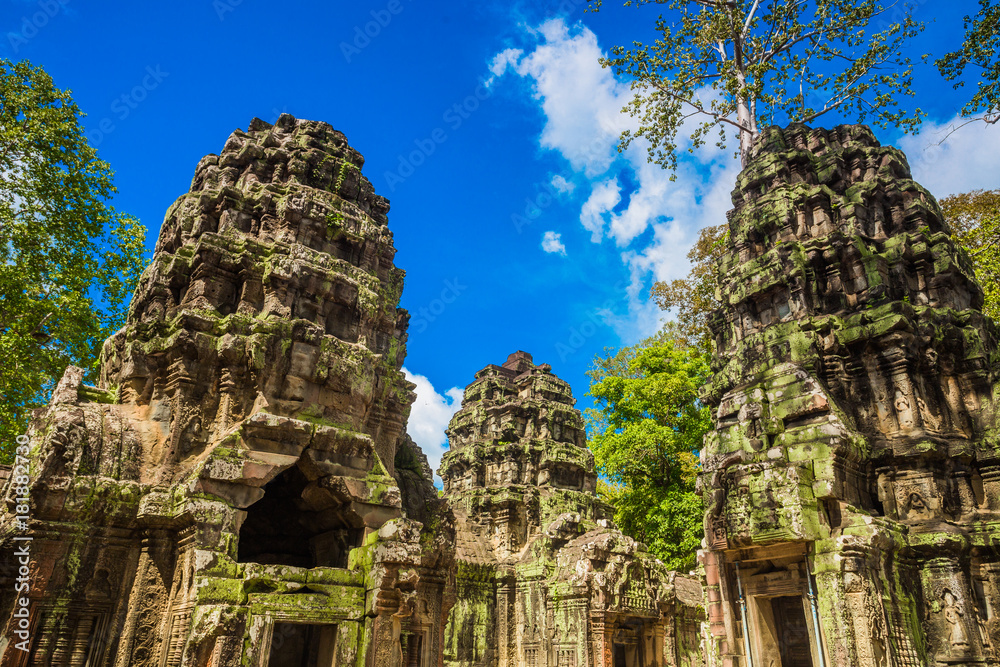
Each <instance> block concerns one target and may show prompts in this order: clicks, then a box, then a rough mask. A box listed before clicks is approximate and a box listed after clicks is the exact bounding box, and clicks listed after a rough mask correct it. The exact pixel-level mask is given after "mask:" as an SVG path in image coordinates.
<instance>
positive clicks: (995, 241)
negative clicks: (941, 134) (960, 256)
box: [941, 190, 1000, 322]
mask: <svg viewBox="0 0 1000 667" xmlns="http://www.w3.org/2000/svg"><path fill="white" fill-rule="evenodd" d="M941 208H942V209H943V210H944V215H945V218H946V219H947V220H948V224H950V225H951V229H952V232H953V233H954V236H955V241H956V242H958V243H959V244H960V245H961V246H963V247H964V248H965V249H966V250H967V251H968V252H969V256H970V257H971V258H972V265H973V266H974V267H975V269H976V278H977V279H978V280H979V284H980V285H982V287H983V291H984V292H985V296H986V301H985V303H984V304H983V312H984V313H986V314H987V315H989V316H990V317H992V318H993V320H994V321H996V322H1000V190H974V191H973V192H966V193H964V194H959V195H952V196H951V197H945V198H944V199H942V200H941Z"/></svg>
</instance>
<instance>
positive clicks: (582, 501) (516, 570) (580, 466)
mask: <svg viewBox="0 0 1000 667" xmlns="http://www.w3.org/2000/svg"><path fill="white" fill-rule="evenodd" d="M575 402H576V401H575V399H574V398H573V395H572V392H571V391H570V387H569V385H568V384H567V383H566V382H564V381H563V380H561V379H559V378H558V377H556V376H555V375H554V374H553V373H552V370H551V367H550V366H549V365H548V364H542V365H536V364H535V363H534V362H533V360H532V357H531V355H529V354H527V353H525V352H515V353H514V354H511V355H510V356H509V357H508V359H507V361H506V362H505V363H504V364H502V365H499V366H497V365H489V366H487V367H486V368H484V369H483V370H481V371H479V372H478V373H476V379H475V381H474V382H473V383H472V384H471V385H469V386H468V387H467V388H466V390H465V394H464V398H463V401H462V407H461V409H460V410H459V411H458V412H457V413H456V414H455V416H454V417H453V418H452V420H451V423H450V425H449V428H448V438H449V443H450V447H451V448H450V450H449V451H448V452H446V453H445V455H444V457H443V459H442V463H441V469H440V474H441V478H442V480H443V481H444V491H445V497H446V498H447V499H448V501H449V502H450V504H451V507H452V509H453V512H454V514H455V518H456V530H457V536H456V547H457V552H456V559H457V585H458V589H457V602H456V604H455V606H454V607H453V608H452V611H451V614H450V616H449V619H448V625H447V627H446V629H445V649H444V664H446V665H455V666H459V665H461V666H463V667H466V666H472V665H483V666H486V665H489V666H497V667H513V666H518V667H528V666H531V667H543V666H546V665H548V666H551V667H557V666H577V665H578V666H580V667H585V666H588V665H590V666H595V667H596V666H602V667H603V666H607V667H613V666H614V667H617V666H619V665H621V666H628V667H640V666H643V667H645V666H649V665H657V666H661V665H692V666H693V665H701V664H703V662H702V658H701V655H702V649H703V647H702V642H701V635H700V632H699V628H700V621H701V618H702V615H703V607H702V587H701V583H700V581H699V580H698V578H697V577H692V576H685V575H679V574H677V573H675V572H670V571H668V570H667V569H666V567H665V566H664V565H663V564H662V563H660V562H659V561H657V560H656V559H654V558H653V557H652V556H651V555H650V554H649V553H648V552H647V551H646V549H645V547H644V546H643V545H642V544H640V543H638V542H636V541H635V540H633V539H631V538H629V537H627V536H625V535H623V534H622V533H621V532H619V531H618V530H616V529H615V528H614V527H613V526H612V525H611V523H610V521H609V519H608V517H609V516H610V513H611V512H610V508H609V507H607V506H606V504H605V503H604V502H603V501H601V500H600V499H599V498H598V496H597V493H596V484H597V476H596V473H595V472H594V459H593V455H592V454H591V452H590V451H589V450H588V449H587V448H586V436H585V433H584V423H583V417H582V416H581V414H580V412H579V410H577V409H576V408H575V407H574V405H575Z"/></svg>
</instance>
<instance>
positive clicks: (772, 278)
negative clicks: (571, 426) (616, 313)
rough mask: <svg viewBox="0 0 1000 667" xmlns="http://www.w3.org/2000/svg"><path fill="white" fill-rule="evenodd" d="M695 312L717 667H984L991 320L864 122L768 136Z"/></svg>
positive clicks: (998, 599)
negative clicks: (712, 371)
mask: <svg viewBox="0 0 1000 667" xmlns="http://www.w3.org/2000/svg"><path fill="white" fill-rule="evenodd" d="M733 203H734V205H735V208H734V210H733V211H732V212H731V213H730V215H729V242H728V248H727V252H726V254H725V256H724V258H723V259H722V262H721V265H720V267H719V268H720V270H719V276H720V282H721V295H722V298H723V305H722V308H721V309H720V310H719V311H718V312H717V313H715V314H714V316H713V318H712V329H713V332H714V334H715V336H716V343H717V353H718V354H717V361H716V363H717V373H716V375H715V379H714V381H713V382H712V383H711V385H710V386H709V387H708V388H707V390H706V394H705V396H706V399H707V402H708V403H709V404H710V405H711V406H712V408H713V410H714V411H715V420H716V430H715V432H714V433H713V434H711V436H710V437H709V438H708V439H707V440H706V443H705V448H704V452H703V457H702V462H703V466H704V472H703V475H702V479H701V484H702V488H703V489H704V492H705V497H706V501H707V507H708V509H707V514H706V517H705V528H706V533H707V545H708V550H707V552H705V553H704V554H703V561H704V564H705V568H706V572H707V576H708V589H707V595H708V601H709V616H710V622H711V634H712V637H713V646H712V652H713V657H712V661H713V664H719V665H726V666H727V667H735V666H736V665H739V666H741V667H742V666H745V665H753V666H755V667H769V666H770V665H782V666H784V667H790V666H794V667H799V666H806V665H812V666H815V667H821V666H831V667H833V666H835V667H848V666H850V665H863V666H865V667H869V666H872V667H876V666H883V665H884V666H889V665H893V666H899V667H922V666H925V665H996V664H998V657H997V655H998V654H997V648H1000V646H998V642H1000V618H998V616H997V614H998V610H1000V552H998V548H997V543H998V536H1000V525H998V523H997V520H998V518H1000V458H998V440H997V428H996V413H995V405H996V399H997V380H998V377H997V372H998V370H1000V356H998V347H997V333H998V332H997V328H996V327H995V325H994V324H993V322H992V321H990V320H988V319H986V318H984V317H983V315H982V313H981V312H980V307H981V305H982V292H981V290H980V288H979V287H978V286H977V285H976V283H975V281H974V279H973V274H972V270H971V268H970V264H969V261H968V259H967V257H966V255H965V254H964V253H963V252H962V251H960V250H959V249H958V248H957V247H956V246H955V244H954V243H953V242H952V240H951V238H950V236H949V232H948V229H947V227H946V225H945V223H944V221H943V219H942V216H941V211H940V209H939V207H938V205H937V203H936V202H935V201H934V199H933V197H931V196H930V194H928V193H927V191H926V190H924V189H923V188H921V187H920V186H919V185H917V184H916V183H914V182H913V181H912V180H911V179H910V173H909V168H908V167H907V164H906V161H905V158H904V157H903V155H902V154H901V153H900V152H899V151H898V150H895V149H893V148H889V147H883V146H880V145H879V144H878V142H877V141H876V140H875V138H874V136H873V135H872V134H871V132H870V131H869V130H867V129H866V128H863V127H839V128H837V129H835V130H832V131H824V130H814V129H810V128H807V127H804V126H792V127H790V128H788V129H786V130H779V129H774V128H772V129H769V130H767V131H765V132H764V133H763V134H762V136H761V137H760V139H759V141H758V142H757V144H756V146H755V147H754V151H753V157H752V160H751V161H750V164H749V166H748V167H747V168H746V169H745V170H744V172H743V173H742V174H741V175H740V177H739V180H738V183H737V187H736V190H735V191H734V193H733Z"/></svg>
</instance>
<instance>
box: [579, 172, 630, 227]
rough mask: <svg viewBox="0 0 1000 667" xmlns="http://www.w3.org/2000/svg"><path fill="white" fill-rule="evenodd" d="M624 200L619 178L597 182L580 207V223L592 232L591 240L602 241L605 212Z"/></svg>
mask: <svg viewBox="0 0 1000 667" xmlns="http://www.w3.org/2000/svg"><path fill="white" fill-rule="evenodd" d="M621 200H622V195H621V187H620V186H619V185H618V179H617V178H611V179H608V180H606V181H604V182H603V183H597V184H595V185H594V186H593V188H592V189H591V191H590V196H589V197H588V198H587V201H585V202H584V203H583V208H582V209H580V223H581V224H582V225H583V228H584V229H586V230H587V231H589V232H590V234H591V236H590V240H591V241H593V242H594V243H600V242H601V238H602V237H603V236H604V214H605V213H608V212H610V211H611V210H612V209H613V208H614V207H615V206H617V205H618V202H620V201H621Z"/></svg>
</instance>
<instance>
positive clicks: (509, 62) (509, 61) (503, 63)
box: [486, 49, 524, 87]
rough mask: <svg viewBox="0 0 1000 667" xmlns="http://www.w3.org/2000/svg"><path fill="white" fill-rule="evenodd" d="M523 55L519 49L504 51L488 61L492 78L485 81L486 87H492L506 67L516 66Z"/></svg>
mask: <svg viewBox="0 0 1000 667" xmlns="http://www.w3.org/2000/svg"><path fill="white" fill-rule="evenodd" d="M523 53H524V51H522V50H521V49H504V50H503V51H501V52H500V53H498V54H496V55H495V56H493V60H491V61H490V72H491V73H492V74H493V76H491V77H490V78H489V79H487V80H486V86H487V87H489V86H490V85H492V84H493V81H494V79H495V78H496V77H500V76H503V75H504V73H505V72H506V71H507V68H508V67H512V66H515V65H517V61H518V60H520V58H521V55H522V54H523Z"/></svg>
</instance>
